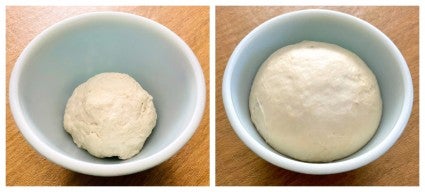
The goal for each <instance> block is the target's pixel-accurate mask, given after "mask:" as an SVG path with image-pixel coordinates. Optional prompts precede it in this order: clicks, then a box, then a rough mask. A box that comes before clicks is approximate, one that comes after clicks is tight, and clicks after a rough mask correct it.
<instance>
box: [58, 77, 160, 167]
mask: <svg viewBox="0 0 425 192" xmlns="http://www.w3.org/2000/svg"><path fill="white" fill-rule="evenodd" d="M156 117H157V116H156V111H155V107H154V104H153V102H152V96H151V95H149V93H148V92H146V91H145V90H144V89H143V88H142V87H141V86H140V84H139V83H137V81H135V80H134V79H133V78H131V77H130V76H128V75H126V74H121V73H101V74H98V75H96V76H94V77H92V78H90V79H89V80H88V81H87V82H85V83H83V84H81V85H79V86H78V87H77V88H76V89H75V90H74V92H73V93H72V96H71V97H70V98H69V100H68V103H67V104H66V109H65V115H64V127H65V130H66V131H67V132H68V133H70V134H71V136H72V138H73V140H74V142H75V143H76V144H77V145H78V147H80V148H83V149H86V150H87V151H88V152H89V153H90V154H92V155H93V156H96V157H100V158H103V157H113V156H118V158H120V159H128V158H131V157H133V156H134V155H136V154H137V153H139V151H140V150H141V149H142V147H143V144H144V143H145V141H146V138H147V137H148V136H149V135H150V134H151V132H152V129H153V128H154V127H155V124H156Z"/></svg>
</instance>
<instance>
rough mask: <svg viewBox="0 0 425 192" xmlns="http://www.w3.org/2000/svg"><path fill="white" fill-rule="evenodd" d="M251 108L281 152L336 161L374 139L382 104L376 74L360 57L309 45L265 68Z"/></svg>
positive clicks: (276, 56)
mask: <svg viewBox="0 0 425 192" xmlns="http://www.w3.org/2000/svg"><path fill="white" fill-rule="evenodd" d="M249 108H250V112H251V119H252V121H253V123H254V125H255V126H256V128H257V130H258V132H259V133H260V135H261V136H262V137H263V138H264V139H265V140H266V142H267V143H268V144H269V145H270V146H272V147H273V148H274V149H276V150H277V151H278V152H280V153H282V154H285V155H288V156H290V157H292V158H295V159H298V160H301V161H306V162H330V161H334V160H338V159H341V158H344V157H346V156H349V155H351V154H352V153H354V152H356V151H357V150H359V149H360V148H361V147H363V146H364V145H365V144H366V143H367V142H368V141H369V140H370V139H371V138H372V136H373V135H374V133H375V132H376V130H377V128H378V126H379V122H380V119H381V113H382V101H381V96H380V92H379V87H378V83H377V81H376V78H375V76H374V74H373V73H372V71H371V70H370V69H369V68H368V66H367V65H366V64H365V63H364V62H363V61H362V60H361V59H360V58H359V57H358V56H357V55H355V54H354V53H352V52H350V51H348V50H346V49H343V48H341V47H339V46H337V45H334V44H328V43H322V42H314V41H303V42H300V43H297V44H294V45H290V46H286V47H283V48H281V49H279V50H278V51H276V52H275V53H273V54H272V55H271V56H270V57H269V58H268V59H267V60H266V61H265V62H264V63H263V64H262V65H261V67H260V69H259V71H258V72H257V75H256V76H255V79H254V82H253V85H252V88H251V93H250V98H249Z"/></svg>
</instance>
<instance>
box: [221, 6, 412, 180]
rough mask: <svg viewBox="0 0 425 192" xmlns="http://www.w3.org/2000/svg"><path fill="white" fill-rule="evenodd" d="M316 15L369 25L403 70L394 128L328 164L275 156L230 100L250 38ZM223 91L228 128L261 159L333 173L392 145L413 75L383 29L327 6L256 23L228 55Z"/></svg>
mask: <svg viewBox="0 0 425 192" xmlns="http://www.w3.org/2000/svg"><path fill="white" fill-rule="evenodd" d="M315 14H325V15H332V16H334V17H339V18H341V19H345V20H350V21H351V22H356V23H358V24H359V25H361V26H362V27H364V28H368V29H369V30H370V31H371V33H373V35H375V36H376V37H377V38H379V40H380V41H381V42H382V43H384V44H386V45H387V47H389V48H390V51H391V52H392V54H394V55H395V56H396V57H397V61H398V62H397V63H398V64H399V65H400V67H401V69H402V76H403V84H404V88H405V95H404V100H403V106H402V109H401V112H400V115H399V119H398V120H397V122H396V123H395V126H394V128H393V129H392V130H391V131H390V133H389V134H388V136H387V137H386V138H385V139H384V140H383V141H382V142H381V143H379V144H378V145H376V146H375V147H374V148H373V149H371V150H370V151H368V152H366V153H364V154H362V155H360V156H357V157H354V158H352V159H348V160H344V161H339V162H338V161H337V162H330V163H308V162H302V161H298V160H294V159H291V158H288V157H284V156H282V155H278V154H276V153H275V152H272V151H270V150H269V149H267V148H266V147H264V146H263V145H261V144H260V143H258V142H257V141H256V140H255V139H254V138H253V137H251V136H250V134H249V133H248V132H247V131H246V130H245V129H244V126H243V125H242V123H241V121H240V119H239V117H238V113H237V111H236V110H235V107H234V103H233V100H232V91H231V80H232V74H233V72H234V68H235V66H236V65H237V60H238V58H239V56H240V55H241V53H242V52H243V49H244V48H245V47H246V46H247V45H248V44H249V43H250V42H251V40H252V39H253V38H254V37H255V36H257V35H259V34H261V32H262V31H263V30H265V28H266V27H267V26H270V25H274V24H275V23H279V22H281V21H283V20H285V21H288V20H291V19H293V18H294V17H297V16H305V15H315ZM222 94H223V103H224V108H225V111H226V114H227V116H228V118H229V121H230V124H231V127H232V128H233V130H234V131H235V132H236V134H237V135H238V137H239V138H240V139H241V140H242V141H243V142H244V143H245V145H246V146H248V148H249V149H251V150H252V151H253V152H254V153H256V154H257V155H258V156H260V157H261V158H263V159H264V160H266V161H268V162H270V163H272V164H274V165H276V166H279V167H281V168H284V169H288V170H291V171H295V172H299V173H306V174H316V175H323V174H334V173H341V172H346V171H350V170H354V169H357V168H359V167H362V166H364V165H366V164H368V163H370V162H372V161H374V160H376V159H377V158H379V157H380V156H381V155H383V154H384V153H385V152H386V151H387V150H388V149H389V148H390V147H391V146H392V145H394V143H395V142H396V141H397V139H398V138H399V137H400V135H401V134H402V132H403V130H404V128H405V126H406V124H407V122H408V120H409V117H410V114H411V110H412V105H413V85H412V78H411V75H410V71H409V68H408V66H407V64H406V61H405V60H404V58H403V56H402V54H401V52H400V51H399V50H398V48H397V47H396V45H395V44H394V43H393V42H392V41H391V40H390V39H389V38H388V37H387V36H386V35H385V34H384V33H383V32H381V31H380V30H379V29H377V28H376V27H374V26H373V25H371V24H369V23H368V22H366V21H364V20H362V19H359V18H357V17H355V16H352V15H349V14H346V13H342V12H339V11H333V10H327V9H305V10H299V11H293V12H288V13H284V14H281V15H279V16H276V17H273V18H271V19H269V20H267V21H266V22H264V23H262V24H261V25H259V26H257V27H256V28H255V29H254V30H252V31H251V32H250V33H249V34H248V35H246V36H245V37H244V38H243V39H242V40H241V42H240V43H239V44H238V45H237V47H236V48H235V50H234V52H233V53H232V55H231V56H230V59H229V61H228V63H227V66H226V69H225V72H224V76H223V86H222Z"/></svg>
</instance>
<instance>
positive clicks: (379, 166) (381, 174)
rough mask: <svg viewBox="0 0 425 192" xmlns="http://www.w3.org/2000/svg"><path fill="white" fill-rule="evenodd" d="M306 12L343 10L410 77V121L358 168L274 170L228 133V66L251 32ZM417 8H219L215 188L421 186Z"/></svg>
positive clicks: (230, 131) (217, 9)
mask: <svg viewBox="0 0 425 192" xmlns="http://www.w3.org/2000/svg"><path fill="white" fill-rule="evenodd" d="M307 8H325V9H331V10H337V11H341V12H345V13H348V14H351V15H354V16H356V17H359V18H361V19H363V20H366V21H368V22H369V23H371V24H372V25H374V26H376V27H377V28H379V29H380V30H381V31H383V32H384V33H385V34H386V35H387V36H388V37H389V38H390V39H391V40H392V41H393V42H394V43H395V44H396V45H397V47H398V48H399V49H400V51H401V52H402V54H403V56H404V57H405V59H406V61H407V63H408V65H409V69H410V72H411V74H412V78H413V84H414V90H415V96H414V107H413V111H412V115H411V117H410V120H409V123H408V125H407V127H406V129H405V131H404V133H403V134H402V136H401V137H400V139H399V140H398V141H397V143H396V144H395V145H394V146H393V147H392V148H391V149H390V150H389V151H388V152H387V153H386V154H385V155H383V156H382V157H380V158H379V159H378V160H376V161H374V162H373V163H371V164H369V165H367V166H364V167H362V168H360V169H357V170H354V171H350V172H346V173H340V174H334V175H324V176H317V175H306V174H300V173H295V172H291V171H288V170H285V169H282V168H279V167H277V166H274V165H272V164H270V163H268V162H266V161H265V160H263V159H261V158H260V157H258V156H257V155H256V154H254V153H253V152H252V151H251V150H250V149H248V148H247V147H246V146H245V145H244V144H243V143H242V142H241V140H240V139H239V138H238V137H237V136H236V134H235V132H234V131H233V130H232V128H231V126H230V123H229V121H228V119H227V116H226V114H225V111H224V107H223V102H222V95H221V85H222V79H223V73H224V70H225V67H226V63H227V61H228V59H229V57H230V55H231V53H232V52H233V50H234V48H235V47H236V45H237V44H238V43H239V42H240V41H241V40H242V38H243V37H244V36H245V35H247V34H248V33H249V32H250V31H251V30H252V29H254V28H255V27H257V26H258V25H259V24H261V23H263V22H264V21H266V20H268V19H270V18H272V17H275V16H277V15H280V14H283V13H287V12H291V11H295V10H300V9H307ZM418 16H419V8H418V7H217V8H216V86H217V87H216V91H217V92H216V102H217V104H216V184H217V185H419V82H418V81H419V51H418V50H419V38H418V37H419V19H418Z"/></svg>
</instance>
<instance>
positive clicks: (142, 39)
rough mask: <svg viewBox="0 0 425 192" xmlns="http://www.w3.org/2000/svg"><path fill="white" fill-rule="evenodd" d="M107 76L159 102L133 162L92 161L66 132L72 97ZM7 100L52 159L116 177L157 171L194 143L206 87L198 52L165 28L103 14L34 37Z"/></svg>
mask: <svg viewBox="0 0 425 192" xmlns="http://www.w3.org/2000/svg"><path fill="white" fill-rule="evenodd" d="M102 72H121V73H127V74H129V75H130V76H132V77H133V78H135V79H136V80H137V81H138V82H139V83H140V84H141V85H142V86H143V88H144V89H146V90H147V91H148V92H149V93H150V94H151V95H152V96H153V98H154V103H155V107H156V110H157V113H158V120H157V125H156V127H155V128H154V130H153V132H152V134H151V135H150V136H149V138H148V140H147V141H146V143H145V145H144V147H143V149H142V151H141V152H140V153H139V154H138V155H136V156H135V157H133V158H131V159H128V160H118V159H114V158H106V159H100V158H96V157H93V156H91V155H90V154H89V153H88V152H86V151H85V150H83V149H79V148H78V147H77V146H76V145H75V144H74V143H73V141H72V138H71V136H70V135H69V134H67V133H66V132H65V130H64V128H63V114H64V110H65V105H66V102H67V100H68V98H69V97H70V96H71V94H72V91H73V90H74V89H75V87H77V86H78V85H79V84H81V83H83V82H85V81H86V80H87V79H88V78H90V77H92V76H94V75H96V74H98V73H102ZM9 99H10V106H11V109H12V113H13V116H14V118H15V121H16V123H17V125H18V127H19V129H20V131H21V133H22V134H23V136H24V137H25V138H26V140H27V141H28V142H29V143H30V144H31V145H32V146H33V147H34V148H35V149H36V150H37V151H38V152H39V153H41V154H42V155H44V156H45V157H46V158H47V159H49V160H51V161H53V162H54V163H56V164H59V165H61V166H63V167H65V168H68V169H70V170H73V171H77V172H80V173H84V174H90V175H99V176H116V175H125V174H130V173H135V172H139V171H142V170H145V169H148V168H151V167H153V166H155V165H158V164H160V163H161V162H163V161H165V160H167V159H168V158H170V157H171V156H172V155H174V154H175V153H176V152H177V151H178V150H179V149H180V148H181V147H182V146H183V145H184V144H185V143H186V142H187V141H188V140H189V139H190V137H191V136H192V135H193V133H194V132H195V130H196V129H197V127H198V125H199V123H200V120H201V118H202V115H203V111H204V106H205V81H204V76H203V73H202V70H201V67H200V65H199V62H198V60H197V58H196V56H195V55H194V54H193V52H192V50H191V49H190V48H189V47H188V46H187V45H186V43H185V42H184V41H183V40H182V39H181V38H180V37H178V36H177V35H176V34H175V33H173V32H172V31H170V30H169V29H167V28H166V27H164V26H162V25H160V24H158V23H156V22H154V21H152V20H149V19H146V18H143V17H140V16H136V15H132V14H127V13H118V12H98V13H88V14H83V15H79V16H76V17H72V18H69V19H66V20H63V21H61V22H59V23H57V24H55V25H53V26H51V27H49V28H48V29H46V30H44V31H43V32H42V33H41V34H39V35H38V36H37V37H36V38H34V40H32V41H31V43H30V44H29V45H28V46H27V47H26V48H25V49H24V51H23V52H22V54H21V55H20V57H19V58H18V60H17V62H16V64H15V67H14V69H13V72H12V75H11V78H10V92H9ZM188 163H190V162H188Z"/></svg>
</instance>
